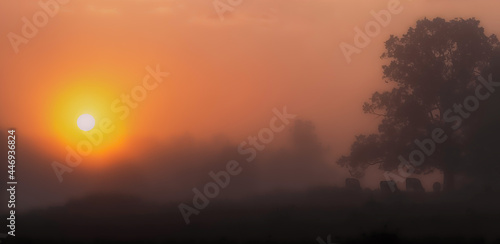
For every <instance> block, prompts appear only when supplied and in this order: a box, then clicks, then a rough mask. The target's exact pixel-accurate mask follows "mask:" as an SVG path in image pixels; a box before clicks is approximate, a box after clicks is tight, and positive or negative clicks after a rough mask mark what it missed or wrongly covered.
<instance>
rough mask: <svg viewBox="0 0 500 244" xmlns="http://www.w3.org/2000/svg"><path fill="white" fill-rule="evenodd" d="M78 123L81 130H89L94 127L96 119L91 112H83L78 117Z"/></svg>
mask: <svg viewBox="0 0 500 244" xmlns="http://www.w3.org/2000/svg"><path fill="white" fill-rule="evenodd" d="M76 124H77V125H78V128H80V130H83V131H89V130H92V128H94V125H95V119H94V117H92V115H90V114H82V115H80V117H78V120H76Z"/></svg>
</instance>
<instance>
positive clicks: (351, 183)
mask: <svg viewBox="0 0 500 244" xmlns="http://www.w3.org/2000/svg"><path fill="white" fill-rule="evenodd" d="M345 188H346V189H347V190H351V191H361V185H360V184H359V180H358V179H355V178H347V179H345Z"/></svg>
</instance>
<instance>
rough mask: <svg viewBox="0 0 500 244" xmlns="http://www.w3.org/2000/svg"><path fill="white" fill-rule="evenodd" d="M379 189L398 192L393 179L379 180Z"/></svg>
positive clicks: (385, 191)
mask: <svg viewBox="0 0 500 244" xmlns="http://www.w3.org/2000/svg"><path fill="white" fill-rule="evenodd" d="M380 191H381V192H383V193H393V192H399V189H398V185H396V182H394V181H393V180H383V181H380Z"/></svg>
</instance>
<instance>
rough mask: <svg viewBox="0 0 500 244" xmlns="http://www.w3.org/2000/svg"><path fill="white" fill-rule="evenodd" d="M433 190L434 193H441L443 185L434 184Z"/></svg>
mask: <svg viewBox="0 0 500 244" xmlns="http://www.w3.org/2000/svg"><path fill="white" fill-rule="evenodd" d="M432 190H434V192H440V191H441V183H439V182H434V184H432Z"/></svg>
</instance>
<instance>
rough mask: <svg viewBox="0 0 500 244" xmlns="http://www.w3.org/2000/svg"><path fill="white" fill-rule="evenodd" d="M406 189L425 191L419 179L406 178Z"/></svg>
mask: <svg viewBox="0 0 500 244" xmlns="http://www.w3.org/2000/svg"><path fill="white" fill-rule="evenodd" d="M406 191H412V192H425V189H424V187H423V186H422V183H421V182H420V180H419V179H417V178H406Z"/></svg>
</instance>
